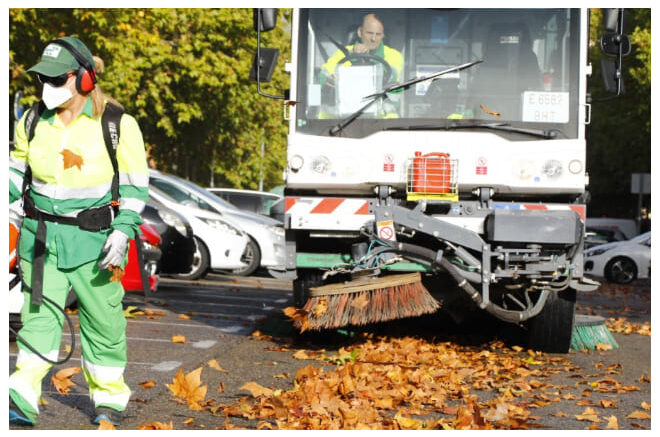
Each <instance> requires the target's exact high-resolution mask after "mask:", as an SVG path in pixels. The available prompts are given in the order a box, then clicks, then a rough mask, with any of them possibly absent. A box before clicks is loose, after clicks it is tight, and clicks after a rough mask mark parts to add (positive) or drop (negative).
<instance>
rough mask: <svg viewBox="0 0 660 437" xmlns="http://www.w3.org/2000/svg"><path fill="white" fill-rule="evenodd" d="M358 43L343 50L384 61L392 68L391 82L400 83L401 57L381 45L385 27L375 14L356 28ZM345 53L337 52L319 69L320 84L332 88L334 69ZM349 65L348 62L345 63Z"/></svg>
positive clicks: (389, 48)
mask: <svg viewBox="0 0 660 437" xmlns="http://www.w3.org/2000/svg"><path fill="white" fill-rule="evenodd" d="M357 36H358V38H359V40H360V41H359V42H356V43H355V44H353V45H348V46H346V48H345V50H346V51H347V52H349V53H355V54H365V55H374V56H377V57H380V58H381V59H384V60H385V62H387V63H388V64H389V65H390V67H392V70H393V71H392V80H394V81H396V82H400V81H401V71H402V70H403V55H401V52H399V51H398V50H396V49H393V48H392V47H389V46H387V45H385V43H383V38H384V37H385V26H384V25H383V22H382V21H381V19H380V18H379V17H378V16H377V15H376V14H367V15H365V16H364V18H363V19H362V25H361V26H360V27H358V28H357ZM345 57H347V56H346V53H344V51H343V50H337V51H336V52H335V54H334V55H332V56H331V57H330V58H329V59H328V61H327V62H326V63H325V64H323V66H322V67H321V74H320V83H321V85H324V84H327V85H329V86H334V83H335V68H336V67H337V64H338V63H339V61H341V60H342V59H344V58H345ZM345 64H346V65H350V61H347V62H346V63H345Z"/></svg>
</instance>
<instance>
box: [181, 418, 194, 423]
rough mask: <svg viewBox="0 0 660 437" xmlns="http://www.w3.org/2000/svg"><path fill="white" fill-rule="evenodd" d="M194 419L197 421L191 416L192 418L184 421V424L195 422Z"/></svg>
mask: <svg viewBox="0 0 660 437" xmlns="http://www.w3.org/2000/svg"><path fill="white" fill-rule="evenodd" d="M194 421H195V419H193V418H192V417H190V418H188V419H186V420H184V421H183V424H184V425H190V424H191V423H193V422H194Z"/></svg>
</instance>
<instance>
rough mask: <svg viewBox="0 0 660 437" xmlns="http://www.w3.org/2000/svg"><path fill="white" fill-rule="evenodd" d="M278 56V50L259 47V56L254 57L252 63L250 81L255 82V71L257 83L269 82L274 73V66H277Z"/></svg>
mask: <svg viewBox="0 0 660 437" xmlns="http://www.w3.org/2000/svg"><path fill="white" fill-rule="evenodd" d="M279 54H280V51H279V50H278V49H269V48H265V47H261V48H260V49H259V55H258V57H257V55H254V61H253V62H252V69H251V70H250V80H251V81H254V82H257V71H259V80H258V81H259V82H270V79H271V77H273V72H274V71H275V65H276V64H277V58H278V56H279Z"/></svg>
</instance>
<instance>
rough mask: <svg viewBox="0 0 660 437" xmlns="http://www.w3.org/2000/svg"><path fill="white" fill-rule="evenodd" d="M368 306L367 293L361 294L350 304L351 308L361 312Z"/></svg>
mask: <svg viewBox="0 0 660 437" xmlns="http://www.w3.org/2000/svg"><path fill="white" fill-rule="evenodd" d="M367 305H369V296H367V293H362V294H360V295H359V296H358V297H356V298H355V299H353V301H352V302H351V306H352V307H353V308H355V309H356V310H362V309H364V308H365V307H366V306H367Z"/></svg>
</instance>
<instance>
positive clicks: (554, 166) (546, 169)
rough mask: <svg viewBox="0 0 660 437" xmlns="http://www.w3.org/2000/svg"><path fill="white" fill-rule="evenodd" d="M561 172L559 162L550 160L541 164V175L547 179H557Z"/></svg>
mask: <svg viewBox="0 0 660 437" xmlns="http://www.w3.org/2000/svg"><path fill="white" fill-rule="evenodd" d="M562 171H563V168H562V165H561V162H559V161H557V160H556V159H551V160H549V161H546V162H545V164H543V174H544V175H546V176H547V177H549V178H558V177H559V176H561V174H562Z"/></svg>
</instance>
